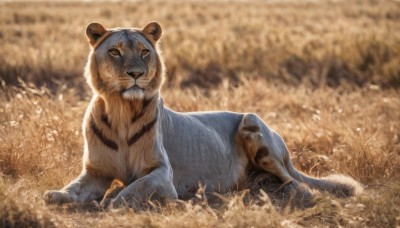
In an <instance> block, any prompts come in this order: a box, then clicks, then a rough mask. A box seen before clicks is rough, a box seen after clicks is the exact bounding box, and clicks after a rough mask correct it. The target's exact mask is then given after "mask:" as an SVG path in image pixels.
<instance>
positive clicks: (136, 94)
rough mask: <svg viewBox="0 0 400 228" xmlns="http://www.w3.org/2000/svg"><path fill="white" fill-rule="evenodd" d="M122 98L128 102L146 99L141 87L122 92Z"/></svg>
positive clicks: (133, 87)
mask: <svg viewBox="0 0 400 228" xmlns="http://www.w3.org/2000/svg"><path fill="white" fill-rule="evenodd" d="M122 97H123V98H124V99H127V100H134V99H139V100H142V99H143V98H144V90H143V89H142V88H140V87H139V86H136V85H135V86H132V87H131V88H129V89H126V90H124V91H123V92H122Z"/></svg>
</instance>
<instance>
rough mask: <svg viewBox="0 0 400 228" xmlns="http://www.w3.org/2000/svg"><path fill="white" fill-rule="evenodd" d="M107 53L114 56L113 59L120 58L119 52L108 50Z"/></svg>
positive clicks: (113, 49)
mask: <svg viewBox="0 0 400 228" xmlns="http://www.w3.org/2000/svg"><path fill="white" fill-rule="evenodd" d="M108 53H110V55H112V56H114V57H120V56H121V52H119V50H118V49H115V48H112V49H110V50H108Z"/></svg>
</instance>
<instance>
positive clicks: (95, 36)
mask: <svg viewBox="0 0 400 228" xmlns="http://www.w3.org/2000/svg"><path fill="white" fill-rule="evenodd" d="M106 33H107V29H105V28H104V27H103V25H101V24H99V23H96V22H93V23H90V24H89V25H88V26H87V28H86V36H87V37H88V39H89V43H90V45H92V46H94V45H95V44H96V42H97V41H98V40H99V39H100V38H101V37H102V36H103V35H104V34H106Z"/></svg>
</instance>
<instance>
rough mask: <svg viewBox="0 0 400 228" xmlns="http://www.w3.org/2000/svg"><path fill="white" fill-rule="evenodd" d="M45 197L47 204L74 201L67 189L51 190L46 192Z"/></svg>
mask: <svg viewBox="0 0 400 228" xmlns="http://www.w3.org/2000/svg"><path fill="white" fill-rule="evenodd" d="M43 198H44V201H45V203H47V204H52V203H56V204H63V203H69V202H73V201H74V198H73V197H72V196H71V195H69V194H68V192H66V191H55V190H49V191H46V192H45V193H44V195H43Z"/></svg>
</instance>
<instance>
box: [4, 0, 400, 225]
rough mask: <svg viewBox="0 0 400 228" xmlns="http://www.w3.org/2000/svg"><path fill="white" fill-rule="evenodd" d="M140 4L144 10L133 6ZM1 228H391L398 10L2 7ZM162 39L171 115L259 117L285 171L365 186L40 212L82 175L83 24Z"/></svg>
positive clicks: (396, 187)
mask: <svg viewBox="0 0 400 228" xmlns="http://www.w3.org/2000/svg"><path fill="white" fill-rule="evenodd" d="M139 5H140V6H139ZM0 6H1V7H0V41H1V42H0V79H1V89H0V224H1V225H0V226H4V227H21V226H32V227H36V226H43V227H52V226H57V227H73V226H84V227H87V226H96V227H97V226H126V227H131V226H177V227H205V226H227V227H238V226H240V227H242V226H255V227H265V226H274V227H275V226H284V227H295V226H318V227H319V226H346V227H347V226H357V227H358V226H364V227H365V226H366V227H395V226H396V225H397V226H399V225H400V220H399V218H400V217H399V216H400V206H399V205H400V194H399V192H400V181H399V180H400V122H399V120H400V98H399V97H400V96H399V95H400V94H399V90H398V88H399V85H400V62H399V61H400V55H399V51H400V33H399V31H400V28H399V27H400V23H399V21H400V13H399V12H400V4H399V3H398V2H395V1H383V0H382V1H355V0H354V1H346V2H342V1H296V2H294V1H293V2H292V1H285V2H261V1H250V2H238V1H233V2H225V1H224V2H218V1H208V2H205V3H201V2H185V1H172V2H163V1H157V2H156V1H150V2H118V3H102V4H96V3H89V2H86V3H78V2H75V3H66V2H47V3H46V2H41V3H4V2H3V3H0ZM152 20H156V21H159V22H160V23H161V24H162V25H163V27H164V38H163V41H162V49H163V55H164V57H165V60H166V64H167V68H168V79H167V81H166V84H165V86H164V87H163V90H162V95H163V97H164V99H165V102H166V105H168V106H169V107H171V108H172V109H174V110H178V111H197V110H215V109H219V110H221V109H222V110H232V111H238V112H255V113H257V114H259V115H260V116H261V117H262V119H263V120H265V122H266V123H267V124H268V125H269V126H270V127H272V128H273V129H275V130H277V131H278V132H279V133H280V134H281V135H282V136H283V137H284V139H285V141H286V142H287V144H288V147H289V148H290V150H291V151H292V158H293V162H294V164H295V165H296V167H297V168H298V169H300V170H302V171H303V172H306V173H308V174H311V175H315V176H325V175H328V174H331V173H338V172H339V173H344V174H347V175H350V176H352V177H354V178H355V179H357V180H359V181H360V182H361V183H362V184H363V185H364V186H365V188H366V191H365V193H364V194H363V195H361V196H359V197H356V198H351V199H336V198H334V197H332V196H330V195H327V194H317V193H316V197H315V198H316V199H315V201H316V205H315V206H314V207H312V208H309V209H306V210H294V211H293V210H290V209H289V208H281V207H279V206H276V205H275V206H274V205H272V204H271V202H270V199H269V198H268V197H266V196H263V195H262V194H261V199H260V200H258V201H255V200H254V199H250V201H249V199H248V193H246V192H238V193H232V194H228V195H225V196H223V197H224V198H223V199H224V200H223V201H224V203H223V204H222V205H219V206H215V205H212V204H209V203H207V202H206V201H204V200H202V199H198V200H196V201H198V202H180V203H177V204H175V205H169V206H167V207H163V208H158V207H155V208H154V209H152V210H151V211H148V212H143V213H139V214H138V213H134V212H132V211H130V210H117V211H111V212H104V211H101V210H99V209H96V207H93V205H77V204H71V205H66V206H46V205H44V203H43V201H42V198H41V196H42V194H43V192H44V191H45V190H46V189H56V188H61V187H63V185H65V184H66V183H67V182H68V181H70V180H71V179H72V178H74V177H75V176H76V175H77V174H78V173H79V171H80V168H81V153H82V147H83V141H82V135H81V119H82V117H83V113H84V110H85V108H86V105H87V103H88V100H89V99H90V94H91V93H90V91H89V90H88V87H87V86H86V85H85V84H84V79H83V77H82V72H83V67H84V64H85V62H86V57H87V54H88V51H89V48H88V45H87V43H86V38H85V36H84V29H85V26H86V25H87V24H88V23H89V22H91V21H98V22H101V23H103V24H105V25H107V26H110V27H114V26H128V27H129V26H143V25H144V24H146V23H147V22H148V21H152Z"/></svg>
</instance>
